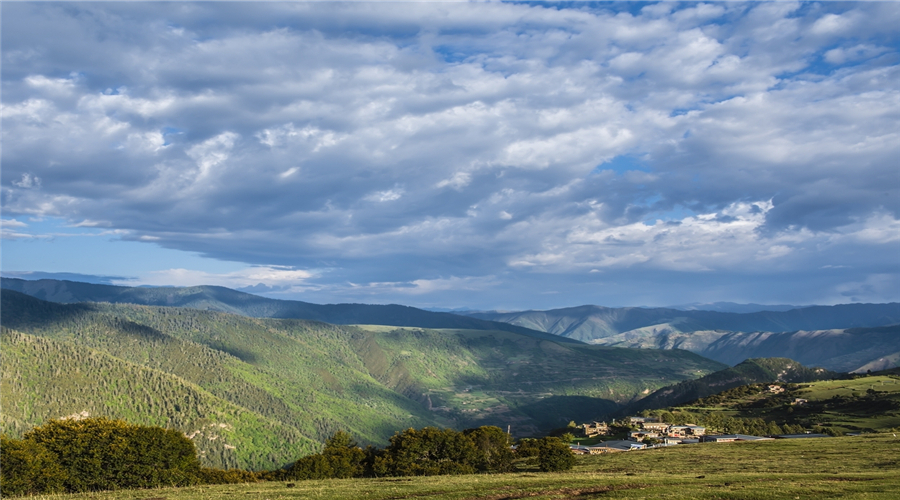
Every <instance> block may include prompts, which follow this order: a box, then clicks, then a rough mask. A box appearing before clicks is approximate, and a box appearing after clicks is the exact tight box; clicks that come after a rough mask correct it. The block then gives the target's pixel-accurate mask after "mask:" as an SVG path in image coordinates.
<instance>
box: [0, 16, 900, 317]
mask: <svg viewBox="0 0 900 500" xmlns="http://www.w3.org/2000/svg"><path fill="white" fill-rule="evenodd" d="M3 14H4V15H3V19H2V23H3V26H2V28H3V30H2V31H3V33H2V37H3V39H2V43H3V45H2V47H3V48H2V51H3V54H2V55H3V61H2V62H3V75H2V76H3V103H2V104H3V110H2V112H3V144H4V148H3V152H2V155H3V157H2V161H3V171H2V203H3V210H4V212H5V214H6V215H7V216H8V217H16V218H17V219H16V220H25V218H26V217H29V216H31V217H59V218H62V219H64V220H66V221H68V222H69V223H71V224H77V223H81V222H84V221H89V223H90V224H91V225H93V226H97V227H106V228H110V229H111V230H117V231H122V232H123V233H124V234H125V236H124V238H126V239H134V240H140V241H148V242H152V243H148V244H156V245H160V246H163V247H166V248H170V249H178V250H186V251H192V252H199V253H201V254H203V255H206V256H208V257H210V258H214V259H222V260H231V261H237V262H243V263H246V264H247V265H248V270H247V271H246V272H243V271H242V272H241V273H243V274H240V273H239V276H238V275H234V276H231V277H232V278H234V284H235V285H241V286H251V285H253V283H250V282H248V281H247V280H248V279H256V278H257V277H258V278H259V282H260V283H263V284H264V285H266V286H269V287H273V288H271V290H276V289H277V290H282V291H285V290H292V292H291V293H296V294H299V295H297V296H299V297H302V298H305V299H307V300H314V301H342V300H343V301H349V300H367V301H378V302H386V301H401V302H405V303H417V304H420V305H447V306H462V305H466V306H475V307H479V306H481V307H498V306H510V307H542V306H546V307H550V306H554V305H565V304H568V305H571V304H577V303H586V302H595V303H607V304H613V303H619V304H621V303H632V304H634V303H647V304H654V303H655V304H665V303H676V302H679V303H680V302H686V301H689V300H705V299H704V297H705V296H707V295H709V294H710V293H712V291H713V290H715V291H716V293H717V294H718V295H716V297H713V299H720V300H747V301H750V300H752V301H757V302H760V301H764V302H784V301H793V302H813V301H818V302H836V301H848V300H870V301H884V300H900V279H898V259H897V255H898V254H900V222H898V211H900V179H898V178H900V174H898V171H900V169H898V158H900V128H898V127H897V123H898V122H900V89H898V82H900V57H898V43H900V36H898V32H897V30H896V26H898V25H900V7H898V6H897V5H896V4H892V3H854V4H831V3H825V4H813V3H796V4H795V3H782V2H779V3H750V4H740V3H721V4H719V3H713V4H704V3H700V4H685V5H681V4H675V3H661V4H649V5H648V4H627V3H621V4H613V5H605V6H603V7H599V8H594V6H593V5H592V4H578V3H576V4H573V6H572V7H563V6H554V5H550V6H546V5H532V4H495V3H487V4H446V3H439V4H433V3H424V4H415V3H398V4H375V3H347V4H344V3H341V4H330V3H272V4H262V5H261V4H252V5H251V4H243V3H223V4H218V3H196V4H191V3H138V4H135V3H101V4H83V5H82V4H71V3H65V4H53V3H12V4H5V5H4V6H3ZM10 220H12V219H10ZM20 229H21V228H18V227H15V226H14V225H13V226H8V227H7V228H6V229H4V234H6V232H7V231H9V232H12V233H16V234H18V233H19V232H21V231H20ZM260 269H269V270H272V273H269V274H267V273H265V272H258V271H259V270H260ZM254 270H256V271H254ZM836 270H840V272H837V271H836ZM72 271H73V272H77V271H78V269H72ZM160 271H161V272H163V270H160ZM276 271H277V272H276ZM168 272H169V274H168V275H167V274H164V273H163V274H159V275H156V276H157V278H160V277H161V276H169V277H171V278H172V279H176V278H178V279H177V280H176V281H179V280H180V281H179V283H180V282H181V281H183V279H181V278H184V276H185V274H180V275H179V274H178V273H177V272H174V270H170V271H168ZM184 272H185V273H188V274H187V276H195V277H196V279H200V278H203V277H204V275H203V272H202V271H184ZM285 272H287V273H288V274H285ZM290 272H295V273H296V274H294V275H291V274H289V273H290ZM190 273H194V274H190ZM267 276H268V277H267ZM611 277H615V279H614V280H612V281H610V280H611V279H612V278H611ZM205 278H206V279H210V280H212V279H213V278H212V276H210V275H208V274H207V275H206V276H205ZM222 279H225V280H226V281H225V282H228V281H227V279H230V278H228V277H225V278H222ZM292 279H294V280H295V281H294V282H293V283H294V284H295V285H296V286H291V285H290V282H291V280H292ZM797 280H802V281H805V282H806V283H808V287H806V288H804V287H800V286H798V285H797V284H796V281H797ZM151 281H152V280H151ZM623 282H631V283H633V285H623V284H622V283H623ZM217 283H223V284H224V282H221V281H217ZM728 283H733V284H734V285H733V286H732V287H731V288H729V287H728V286H727V285H728ZM739 283H740V284H739ZM156 284H161V283H156ZM173 284H174V283H173ZM751 284H752V285H751ZM298 287H299V288H298ZM647 288H653V289H654V290H657V291H656V292H654V293H650V292H648V291H647ZM554 290H555V291H556V292H557V294H556V295H557V297H554V298H547V296H546V294H544V292H548V291H554ZM673 294H674V295H675V296H673ZM542 295H544V296H542ZM446 301H451V302H452V303H449V304H445V303H444V302H446ZM636 301H640V302H636Z"/></svg>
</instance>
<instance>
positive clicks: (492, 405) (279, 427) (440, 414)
mask: <svg viewBox="0 0 900 500" xmlns="http://www.w3.org/2000/svg"><path fill="white" fill-rule="evenodd" d="M0 298H2V310H3V337H2V343H3V349H2V351H0V356H2V385H0V389H2V398H3V401H4V411H3V414H2V426H3V432H6V433H8V434H10V435H11V436H12V437H15V436H17V435H20V434H21V433H22V432H24V431H26V430H28V429H30V428H31V427H34V426H36V425H40V424H42V423H43V422H45V421H47V420H48V419H54V418H60V417H64V416H68V415H72V414H77V413H81V412H87V413H88V414H90V415H91V416H108V417H110V418H125V419H128V420H129V421H132V422H135V423H140V424H153V425H161V426H164V427H170V428H175V429H178V430H181V431H183V432H184V433H186V434H188V435H192V434H193V435H194V436H195V442H196V443H197V446H198V449H199V450H200V452H201V456H202V457H203V460H204V463H206V464H208V465H214V466H217V467H241V468H247V469H260V468H273V467H280V466H282V465H284V464H286V463H290V462H292V461H293V460H296V458H298V457H299V456H303V455H306V454H309V453H312V452H314V451H316V450H317V449H318V447H319V446H320V444H319V443H321V442H322V441H324V439H325V438H326V437H328V436H330V435H331V434H333V433H334V432H335V431H337V430H346V431H348V432H350V433H351V434H352V435H353V436H354V437H355V438H356V439H359V440H360V441H361V442H363V443H373V444H383V443H385V442H386V441H387V439H388V438H389V437H390V436H391V435H392V434H393V433H394V432H395V431H397V430H400V429H405V428H408V427H417V428H418V427H424V426H428V425H432V426H440V427H445V426H450V427H455V428H458V429H463V428H467V427H473V426H478V425H498V426H500V427H502V428H504V429H505V428H506V427H507V426H511V427H512V431H513V434H514V435H515V436H525V435H529V434H533V433H538V432H542V431H546V430H549V429H551V428H553V427H558V426H560V425H565V424H566V422H568V421H569V420H579V419H589V418H596V417H597V416H598V414H600V415H602V414H607V413H610V412H612V411H614V410H615V409H617V408H619V407H620V406H621V405H623V404H625V403H627V402H630V401H633V400H636V399H638V398H640V397H642V396H643V395H646V394H649V393H650V392H652V391H654V390H656V389H658V388H660V387H663V386H666V385H669V384H672V383H674V382H678V381H681V380H686V379H693V378H696V377H698V376H702V375H705V374H707V373H710V372H713V371H716V370H719V369H722V368H724V367H725V366H724V365H722V364H719V363H717V362H714V361H710V360H707V359H705V358H702V357H700V356H698V355H696V354H693V353H690V352H687V351H680V350H640V349H623V348H610V347H604V346H590V345H586V344H579V343H558V342H550V341H547V340H543V339H540V338H535V337H533V336H529V335H520V334H517V333H514V332H508V331H488V330H456V329H442V330H432V329H424V328H393V327H386V326H377V327H371V326H351V325H332V324H327V323H320V322H315V321H306V320H295V319H260V318H248V317H245V316H239V315H234V314H228V313H221V312H215V311H201V310H196V309H187V308H173V307H157V306H141V305H131V304H109V303H78V304H57V303H52V302H46V301H42V300H39V299H36V298H34V297H30V296H28V295H24V294H20V293H17V292H14V291H10V290H6V291H4V292H3V293H2V295H0Z"/></svg>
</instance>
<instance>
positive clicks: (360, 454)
mask: <svg viewBox="0 0 900 500" xmlns="http://www.w3.org/2000/svg"><path fill="white" fill-rule="evenodd" d="M322 455H324V456H325V458H327V459H328V462H329V464H330V465H331V477H337V478H349V477H359V476H361V475H362V473H363V460H364V459H365V458H366V454H365V452H364V451H363V450H362V448H360V447H359V445H357V444H356V441H354V440H353V439H352V438H351V437H350V434H347V433H346V432H344V431H337V432H336V433H335V434H334V436H332V437H331V438H329V439H328V440H327V441H325V449H324V450H322Z"/></svg>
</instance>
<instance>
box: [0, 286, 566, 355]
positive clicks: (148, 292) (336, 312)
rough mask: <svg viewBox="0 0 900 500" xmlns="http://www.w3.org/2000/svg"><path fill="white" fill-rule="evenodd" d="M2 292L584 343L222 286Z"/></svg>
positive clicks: (438, 315)
mask: <svg viewBox="0 0 900 500" xmlns="http://www.w3.org/2000/svg"><path fill="white" fill-rule="evenodd" d="M0 287H2V288H3V289H6V290H14V291H17V292H20V293H24V294H26V295H30V296H32V297H35V298H38V299H41V300H46V301H48V302H58V303H64V304H70V303H77V302H109V303H112V304H139V305H148V306H167V307H187V308H191V309H200V310H207V311H219V312H227V313H232V314H239V315H242V316H249V317H253V318H283V319H287V318H291V319H306V320H312V321H322V322H325V323H331V324H336V325H352V324H373V325H390V326H413V327H420V328H458V329H467V330H500V331H507V332H513V333H519V334H522V335H528V336H532V337H535V338H541V339H546V340H552V341H554V342H560V341H561V342H567V341H568V342H580V341H578V340H576V339H566V338H562V339H561V338H559V337H558V336H556V335H553V334H549V333H547V332H543V331H538V330H532V329H529V328H526V327H521V326H518V325H513V324H509V323H504V322H495V321H490V320H482V319H479V318H473V317H469V316H461V315H458V314H450V313H444V312H432V311H426V310H423V309H417V308H415V307H409V306H402V305H396V304H391V305H373V304H325V305H320V304H312V303H309V302H302V301H298V300H278V299H270V298H266V297H260V296H258V295H252V294H249V293H244V292H239V291H236V290H232V289H230V288H225V287H221V286H193V287H156V288H145V287H126V286H115V285H101V284H92V283H82V282H77V281H65V280H54V279H41V280H34V281H30V280H23V279H19V278H7V277H4V278H0Z"/></svg>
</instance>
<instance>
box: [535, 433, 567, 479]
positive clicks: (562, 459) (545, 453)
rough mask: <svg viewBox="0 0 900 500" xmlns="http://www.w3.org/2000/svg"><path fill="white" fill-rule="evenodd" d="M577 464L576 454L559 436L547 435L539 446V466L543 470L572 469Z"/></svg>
mask: <svg viewBox="0 0 900 500" xmlns="http://www.w3.org/2000/svg"><path fill="white" fill-rule="evenodd" d="M574 466H575V455H573V454H572V450H570V449H569V446H568V445H567V444H566V443H564V442H562V440H560V439H559V438H555V437H545V438H543V439H541V440H540V444H539V448H538V467H539V468H540V469H541V471H542V472H558V471H564V470H570V469H571V468H572V467H574Z"/></svg>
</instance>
